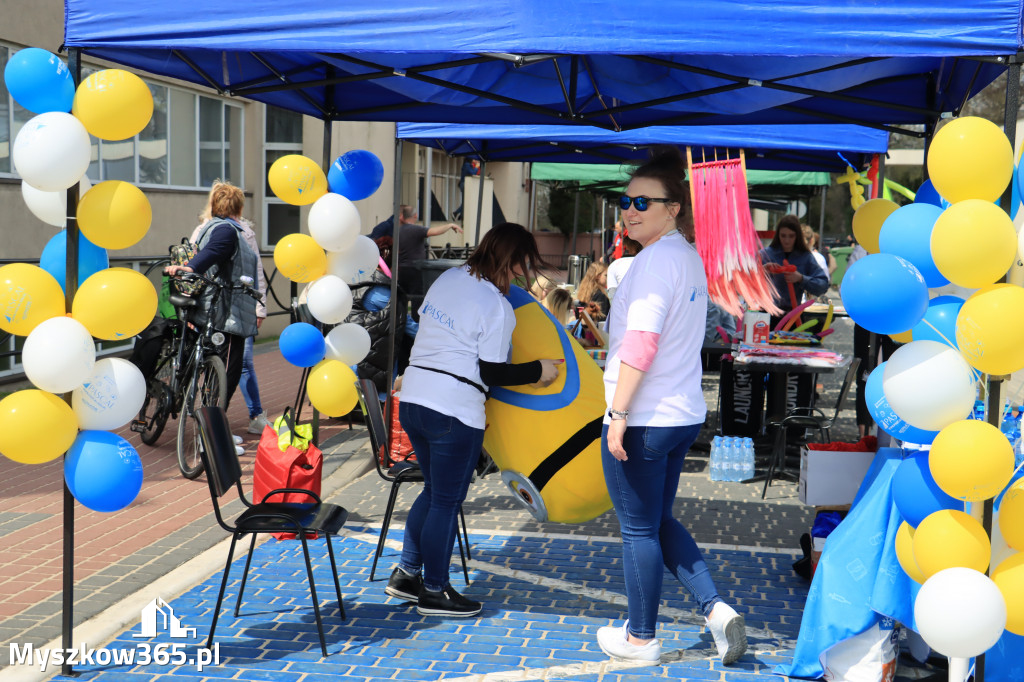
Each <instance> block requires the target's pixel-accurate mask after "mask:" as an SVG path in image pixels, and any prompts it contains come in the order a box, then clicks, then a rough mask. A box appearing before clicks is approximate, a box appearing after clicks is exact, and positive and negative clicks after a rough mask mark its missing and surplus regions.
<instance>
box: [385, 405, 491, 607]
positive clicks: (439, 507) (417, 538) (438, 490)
mask: <svg viewBox="0 0 1024 682" xmlns="http://www.w3.org/2000/svg"><path fill="white" fill-rule="evenodd" d="M398 418H399V420H400V421H401V423H402V428H403V429H405V432H406V433H407V434H408V435H409V442H410V443H412V447H413V450H415V451H416V461H417V462H419V465H420V468H422V469H423V478H424V483H423V490H422V491H421V492H420V495H419V497H417V498H416V501H415V502H414V503H413V505H412V508H411V509H410V510H409V519H408V520H407V521H406V522H405V542H404V544H403V546H402V558H401V559H400V561H399V563H400V565H401V566H402V568H404V569H405V570H406V571H408V572H409V573H417V572H418V571H419V570H420V567H422V568H423V586H424V587H425V588H426V589H428V590H433V591H435V592H436V591H439V590H443V589H445V588H446V587H448V567H449V565H450V564H451V560H452V544H453V543H454V542H455V533H457V532H458V516H459V508H460V506H461V505H462V502H463V500H465V499H466V493H467V492H468V491H469V484H470V482H471V481H472V480H473V471H474V470H475V469H476V463H477V461H478V460H479V459H480V451H481V448H483V444H484V431H483V429H474V428H473V427H471V426H466V425H465V424H463V423H462V422H461V421H459V420H458V419H456V418H455V417H449V416H448V415H446V414H441V413H440V412H437V411H435V410H431V409H430V408H428V407H423V406H422V405H417V404H415V403H407V402H405V401H402V402H401V403H399V406H398Z"/></svg>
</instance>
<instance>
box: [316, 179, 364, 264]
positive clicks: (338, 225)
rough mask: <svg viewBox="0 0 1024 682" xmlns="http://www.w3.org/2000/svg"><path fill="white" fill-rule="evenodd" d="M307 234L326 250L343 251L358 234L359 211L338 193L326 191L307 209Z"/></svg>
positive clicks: (353, 241) (352, 242)
mask: <svg viewBox="0 0 1024 682" xmlns="http://www.w3.org/2000/svg"><path fill="white" fill-rule="evenodd" d="M307 224H308V225H309V235H310V236H311V237H313V239H314V240H315V241H316V243H317V244H319V245H320V246H321V247H323V248H324V249H326V250H327V251H344V250H345V249H347V248H349V247H351V246H352V244H354V243H355V241H356V237H358V236H359V224H360V220H359V211H358V210H357V209H356V207H355V204H353V203H352V202H351V201H349V200H348V199H346V198H345V197H343V196H341V195H340V194H334V193H328V194H325V195H323V196H322V197H320V198H319V199H317V200H316V202H315V203H314V204H313V205H312V206H311V207H310V209H309V218H308V219H307Z"/></svg>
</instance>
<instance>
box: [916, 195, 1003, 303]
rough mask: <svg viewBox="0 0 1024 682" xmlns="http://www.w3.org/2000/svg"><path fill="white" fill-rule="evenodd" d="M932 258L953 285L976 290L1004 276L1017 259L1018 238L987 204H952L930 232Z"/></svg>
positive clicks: (976, 201) (997, 210)
mask: <svg viewBox="0 0 1024 682" xmlns="http://www.w3.org/2000/svg"><path fill="white" fill-rule="evenodd" d="M931 252H932V258H933V259H934V261H935V266H936V267H937V268H938V270H939V272H941V273H942V275H943V276H944V277H945V278H946V279H948V280H949V281H950V282H952V283H953V284H956V285H959V286H962V287H965V288H967V289H977V288H978V287H983V286H985V285H986V284H992V283H993V282H995V281H996V280H998V279H999V278H1000V277H1002V276H1003V275H1005V274H1006V272H1007V270H1009V269H1010V266H1011V265H1013V261H1014V259H1015V258H1016V257H1017V234H1016V232H1015V231H1014V228H1013V221H1012V220H1010V216H1008V215H1006V213H1005V212H1004V211H1003V210H1002V209H1001V208H999V207H998V206H996V205H995V204H993V203H991V202H989V201H983V200H982V199H968V200H966V201H961V202H959V203H956V204H953V205H952V206H950V207H949V208H947V209H946V210H945V211H943V212H942V215H940V216H939V218H938V220H936V221H935V227H934V228H933V229H932V240H931Z"/></svg>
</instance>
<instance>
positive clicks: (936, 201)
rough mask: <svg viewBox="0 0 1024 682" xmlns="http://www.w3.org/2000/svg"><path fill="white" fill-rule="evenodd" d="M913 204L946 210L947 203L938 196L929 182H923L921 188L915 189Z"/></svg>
mask: <svg viewBox="0 0 1024 682" xmlns="http://www.w3.org/2000/svg"><path fill="white" fill-rule="evenodd" d="M914 203H915V204H931V205H932V206H938V207H939V208H947V207H948V206H949V202H948V201H946V200H945V199H943V198H942V196H940V195H939V192H938V191H937V190H936V189H935V187H934V186H933V185H932V181H931V180H925V181H924V182H922V183H921V186H920V187H918V188H917V193H916V194H914Z"/></svg>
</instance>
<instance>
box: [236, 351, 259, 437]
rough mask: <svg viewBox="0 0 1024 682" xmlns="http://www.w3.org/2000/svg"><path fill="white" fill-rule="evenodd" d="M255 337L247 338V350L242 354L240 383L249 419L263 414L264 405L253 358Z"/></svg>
mask: <svg viewBox="0 0 1024 682" xmlns="http://www.w3.org/2000/svg"><path fill="white" fill-rule="evenodd" d="M254 339H255V337H253V336H249V337H246V339H245V352H244V354H243V355H242V379H241V381H239V383H238V385H239V387H240V388H241V389H242V397H243V398H245V405H246V407H248V408H249V419H252V418H253V417H257V416H259V415H261V414H263V406H262V405H260V385H259V383H257V381H256V366H255V364H253V360H252V345H253V340H254Z"/></svg>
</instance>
